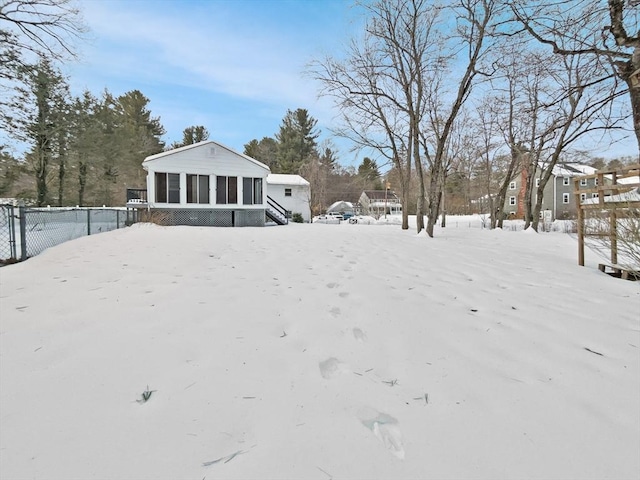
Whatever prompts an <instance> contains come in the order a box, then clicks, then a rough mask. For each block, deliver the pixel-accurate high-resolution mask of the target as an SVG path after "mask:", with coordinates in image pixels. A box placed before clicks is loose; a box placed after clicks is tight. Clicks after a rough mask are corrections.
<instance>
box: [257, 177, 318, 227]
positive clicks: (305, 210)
mask: <svg viewBox="0 0 640 480" xmlns="http://www.w3.org/2000/svg"><path fill="white" fill-rule="evenodd" d="M267 193H268V194H269V197H270V198H271V199H273V200H274V201H275V202H277V204H279V205H282V207H284V208H285V209H286V210H288V211H289V212H291V213H292V214H293V213H299V214H301V215H302V219H303V220H304V221H305V222H311V207H310V202H311V187H310V184H309V182H308V181H307V180H305V179H304V178H302V177H301V176H300V175H285V174H274V173H271V174H269V175H268V176H267Z"/></svg>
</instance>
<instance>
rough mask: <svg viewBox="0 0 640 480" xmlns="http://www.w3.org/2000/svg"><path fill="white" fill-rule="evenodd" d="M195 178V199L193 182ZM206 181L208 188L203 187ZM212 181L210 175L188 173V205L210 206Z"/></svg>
mask: <svg viewBox="0 0 640 480" xmlns="http://www.w3.org/2000/svg"><path fill="white" fill-rule="evenodd" d="M194 177H195V198H194V191H193V185H192V184H191V183H192V180H193V178H194ZM205 180H206V182H205V183H206V186H205V185H202V183H203V181H205ZM210 188H211V180H210V178H209V175H199V174H196V173H187V203H189V204H200V205H208V204H210V203H211V195H210V193H209V192H210Z"/></svg>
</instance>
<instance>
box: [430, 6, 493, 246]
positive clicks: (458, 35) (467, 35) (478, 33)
mask: <svg viewBox="0 0 640 480" xmlns="http://www.w3.org/2000/svg"><path fill="white" fill-rule="evenodd" d="M449 8H450V9H451V10H450V12H451V13H453V18H448V21H447V22H444V23H443V24H442V26H443V27H444V26H449V27H450V25H451V22H453V21H455V22H456V32H455V35H452V36H451V37H450V38H449V39H448V42H447V45H448V48H449V49H450V52H451V53H450V54H449V55H443V56H441V57H440V60H441V61H442V68H440V69H438V73H437V75H436V76H435V77H433V78H431V79H430V82H429V83H428V85H427V86H426V93H425V107H426V109H427V111H428V114H427V115H426V116H425V121H424V122H423V124H422V126H421V129H420V136H421V146H422V153H423V155H424V156H425V158H426V159H427V163H428V165H429V174H430V178H429V193H428V195H429V198H428V200H429V202H428V219H427V226H426V231H427V235H429V236H430V237H433V227H434V225H435V223H436V221H437V218H438V214H439V212H440V203H441V199H442V186H443V185H444V175H445V173H446V163H447V158H448V152H447V146H448V144H449V136H450V135H451V133H452V130H453V128H454V122H455V120H456V118H457V117H458V115H459V114H460V111H461V109H462V106H463V105H464V103H465V102H466V101H467V99H468V98H469V95H470V93H471V89H472V87H473V85H474V81H475V80H476V77H477V76H478V75H480V74H482V72H481V71H480V69H479V68H480V65H481V60H482V58H483V56H484V55H485V54H486V52H487V50H488V49H489V47H490V43H491V42H490V37H491V36H492V35H493V33H494V30H495V28H496V25H495V22H496V19H497V18H499V15H500V8H501V7H500V5H499V3H498V2H497V1H494V0H459V1H458V2H456V4H454V5H452V6H451V7H449ZM453 52H464V55H462V54H460V55H455V56H454V54H453ZM452 59H455V60H456V61H457V64H458V69H459V70H460V71H461V72H462V75H461V76H460V77H459V78H458V79H457V80H454V79H452V78H450V77H447V78H446V81H445V78H444V75H445V73H448V72H446V69H447V68H448V66H449V65H448V64H449V62H450V61H451V60H452ZM445 85H454V86H455V91H454V92H452V95H451V96H448V92H446V88H445ZM445 98H450V100H449V101H448V102H447V101H446V100H445Z"/></svg>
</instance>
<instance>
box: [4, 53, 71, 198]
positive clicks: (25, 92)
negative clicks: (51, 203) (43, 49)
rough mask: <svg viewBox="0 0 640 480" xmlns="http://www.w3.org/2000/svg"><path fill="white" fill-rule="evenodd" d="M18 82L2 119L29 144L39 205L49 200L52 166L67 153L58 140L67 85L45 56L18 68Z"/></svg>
mask: <svg viewBox="0 0 640 480" xmlns="http://www.w3.org/2000/svg"><path fill="white" fill-rule="evenodd" d="M20 82H21V83H20V85H18V86H17V87H16V88H15V92H16V94H15V96H14V98H13V99H12V101H11V105H10V106H11V108H10V109H7V110H6V111H3V115H2V116H3V122H2V123H3V125H5V126H6V128H7V130H8V133H9V135H10V136H11V137H12V138H14V139H15V140H18V141H21V142H25V143H28V144H30V145H31V150H30V151H29V152H28V153H27V155H26V158H27V161H28V163H29V165H30V170H31V171H32V173H33V175H34V177H35V180H36V204H37V205H38V206H42V205H44V204H46V202H47V201H48V200H49V182H50V180H51V179H50V173H51V167H52V165H53V164H54V162H55V160H56V159H57V158H58V157H59V156H60V155H66V144H65V143H63V142H62V143H61V140H62V139H63V138H64V135H65V134H66V129H67V128H68V119H67V114H66V113H67V110H68V105H67V103H66V102H67V98H68V97H69V86H68V84H67V81H66V79H65V78H64V77H63V76H62V74H61V73H60V72H59V70H57V69H56V68H54V67H53V66H52V65H51V63H50V62H49V61H48V60H46V59H44V58H42V59H40V61H39V62H38V63H37V64H35V65H29V66H25V67H23V68H20ZM63 177H64V174H63Z"/></svg>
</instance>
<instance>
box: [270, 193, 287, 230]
mask: <svg viewBox="0 0 640 480" xmlns="http://www.w3.org/2000/svg"><path fill="white" fill-rule="evenodd" d="M267 205H268V206H269V207H271V208H272V209H273V210H274V211H275V212H276V213H278V214H279V215H280V216H282V218H283V220H284V224H285V225H286V224H288V223H289V218H290V217H291V212H290V211H289V210H287V209H286V208H284V207H283V206H282V205H280V204H279V203H278V202H276V201H275V200H274V199H273V198H271V197H270V196H269V195H267Z"/></svg>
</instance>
